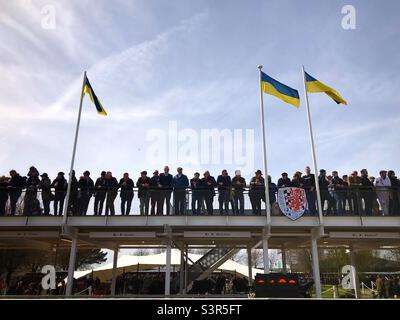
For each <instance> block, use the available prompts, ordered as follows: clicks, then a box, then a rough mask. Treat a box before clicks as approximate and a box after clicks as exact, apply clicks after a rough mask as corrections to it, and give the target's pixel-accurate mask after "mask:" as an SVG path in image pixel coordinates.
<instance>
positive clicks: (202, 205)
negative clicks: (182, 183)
mask: <svg viewBox="0 0 400 320" xmlns="http://www.w3.org/2000/svg"><path fill="white" fill-rule="evenodd" d="M399 193H400V192H399V190H395V189H390V188H382V189H375V190H362V189H358V188H357V189H348V190H345V191H332V190H329V189H323V190H321V200H322V207H323V214H324V215H327V216H399V215H400V209H399V199H400V194H399ZM65 194H66V192H55V191H54V190H51V193H49V192H41V190H33V191H26V190H25V189H24V190H15V189H14V190H11V191H10V190H9V189H7V190H0V216H14V215H15V216H21V215H23V216H56V215H61V212H63V211H64V204H65V201H66V199H65ZM132 195H133V197H132ZM306 195H307V197H308V201H309V202H308V203H307V204H306V209H305V212H304V215H305V216H318V209H317V201H316V199H317V197H316V194H315V192H312V193H310V192H307V191H306ZM160 199H164V201H161V200H160ZM168 199H169V201H166V200H168ZM276 199H277V192H270V201H271V215H272V216H281V215H283V213H282V211H281V210H280V208H279V205H278V203H277V202H276ZM129 202H131V208H130V210H129V215H167V212H168V211H169V215H185V216H191V215H246V216H260V215H266V209H265V202H264V191H263V190H257V191H256V192H254V191H253V192H252V191H251V192H250V193H249V188H244V189H243V191H242V192H237V193H236V194H235V193H234V192H232V191H230V190H228V191H226V190H222V191H221V190H218V189H214V190H212V189H211V190H198V191H192V190H191V189H180V190H172V189H171V190H150V191H147V192H145V193H144V195H141V197H140V198H138V189H137V188H134V189H133V192H132V193H130V192H128V193H127V192H124V191H122V192H121V191H120V190H119V191H101V192H99V191H96V192H95V191H93V192H92V191H90V192H85V193H84V192H81V191H78V192H76V193H72V196H71V198H70V206H69V210H68V214H69V215H74V216H95V215H105V214H107V215H127V212H128V208H127V207H128V206H129ZM161 203H162V205H161ZM166 203H168V206H169V210H167V205H166ZM221 203H222V208H221V207H220V205H221ZM241 203H242V204H241ZM257 203H258V204H261V206H259V207H258V208H256V207H255V206H257ZM313 204H315V210H312V209H311V206H312V205H313ZM157 205H159V207H160V208H159V209H158V210H157ZM207 205H208V209H207ZM161 207H162V210H161ZM2 208H4V209H2ZM112 208H114V210H113V209H112ZM2 210H4V212H2ZM3 213H4V214H3Z"/></svg>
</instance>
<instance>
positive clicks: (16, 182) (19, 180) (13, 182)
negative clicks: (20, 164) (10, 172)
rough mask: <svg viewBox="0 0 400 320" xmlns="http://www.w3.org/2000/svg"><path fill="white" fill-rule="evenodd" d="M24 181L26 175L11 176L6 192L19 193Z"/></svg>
mask: <svg viewBox="0 0 400 320" xmlns="http://www.w3.org/2000/svg"><path fill="white" fill-rule="evenodd" d="M25 183H26V177H21V176H20V175H19V174H17V175H16V176H14V177H12V178H11V179H10V181H9V182H8V186H9V189H8V190H9V191H8V193H9V194H10V195H11V194H13V195H14V194H15V195H21V193H22V189H23V188H24V187H25Z"/></svg>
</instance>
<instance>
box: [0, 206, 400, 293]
mask: <svg viewBox="0 0 400 320" xmlns="http://www.w3.org/2000/svg"><path fill="white" fill-rule="evenodd" d="M134 211H135V212H133V214H132V213H131V215H129V216H121V215H115V216H104V215H103V216H93V215H88V216H68V217H62V216H23V215H15V216H3V217H0V249H40V250H53V249H54V248H57V249H64V250H69V251H70V261H69V269H68V282H67V290H66V296H70V295H71V294H72V279H73V275H74V272H75V270H74V266H75V258H76V253H77V251H78V250H81V249H88V248H107V249H110V250H113V251H114V259H113V261H114V269H115V268H116V265H117V260H118V251H119V250H120V249H128V248H163V249H165V250H166V255H165V266H166V267H165V279H166V281H165V295H166V296H170V292H171V290H170V279H171V278H170V276H171V250H172V249H174V248H175V249H178V250H180V257H181V265H180V270H185V272H181V273H180V279H179V288H180V293H182V294H185V293H186V289H187V288H188V287H189V286H190V284H191V283H192V282H193V281H194V280H199V279H200V280H201V279H204V278H206V277H207V276H208V275H210V274H211V273H212V272H213V271H214V270H216V269H217V268H218V267H219V266H221V265H222V264H223V263H224V262H226V261H227V260H229V259H230V258H231V257H232V256H233V255H234V254H236V253H237V252H238V250H240V249H246V250H247V252H248V257H249V266H251V265H252V263H251V250H254V249H262V250H263V261H264V272H265V273H268V272H270V269H269V265H268V261H269V259H268V251H269V249H279V250H281V251H282V252H283V253H284V252H285V250H288V249H294V248H310V249H311V253H312V266H313V276H314V280H315V288H316V293H317V297H321V284H320V273H319V261H318V250H319V249H323V248H333V247H345V248H347V249H348V250H350V255H349V256H350V264H352V265H353V266H354V267H355V268H357V266H356V265H355V262H354V252H355V251H357V250H361V249H363V250H365V249H371V250H372V249H377V250H379V249H388V248H399V247H400V216H399V215H398V216H393V215H391V216H382V215H379V216H365V215H364V214H363V213H362V212H360V213H352V214H351V213H349V212H347V213H346V214H344V215H342V216H332V215H329V216H325V215H322V216H310V215H303V216H302V217H300V218H299V219H297V220H295V221H292V220H290V219H288V218H287V217H286V216H284V215H283V214H277V215H276V214H273V215H267V214H266V212H265V209H264V210H263V212H262V214H261V215H252V213H251V210H248V209H246V211H245V214H244V215H219V211H217V210H214V215H211V216H210V215H196V216H194V215H192V214H191V211H190V210H188V211H187V214H186V215H182V216H176V215H169V216H167V215H163V216H157V215H153V216H152V215H139V213H138V212H137V210H136V209H135V210H134ZM63 218H64V219H63ZM65 218H66V219H65ZM191 248H206V249H208V252H207V253H206V254H205V255H204V256H203V257H201V258H200V259H198V260H197V261H195V262H194V263H187V262H188V261H187V259H188V258H189V255H188V250H189V249H191ZM282 257H283V261H282V262H283V266H284V268H285V266H286V262H285V259H284V258H285V254H283V255H282ZM252 272H253V271H252V268H251V267H249V271H248V274H249V281H250V282H251V281H252V278H253V275H252ZM115 279H116V272H115V270H114V272H113V279H112V285H111V294H114V293H115V281H116V280H115Z"/></svg>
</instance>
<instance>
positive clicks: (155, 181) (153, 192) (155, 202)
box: [150, 170, 162, 216]
mask: <svg viewBox="0 0 400 320" xmlns="http://www.w3.org/2000/svg"><path fill="white" fill-rule="evenodd" d="M160 193H161V184H160V175H159V174H158V170H155V171H154V172H153V176H152V177H151V178H150V206H151V209H150V214H151V215H152V216H154V215H156V214H157V215H162V213H161V207H162V203H161V199H160V198H161V197H160V195H161V194H160ZM156 208H157V210H156Z"/></svg>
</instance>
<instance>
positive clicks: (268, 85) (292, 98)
mask: <svg viewBox="0 0 400 320" xmlns="http://www.w3.org/2000/svg"><path fill="white" fill-rule="evenodd" d="M261 89H262V91H263V92H265V93H268V94H271V95H273V96H275V97H278V98H279V99H281V100H283V101H285V102H287V103H290V104H292V105H294V106H295V107H297V108H298V107H299V105H300V98H299V92H298V91H297V90H295V89H293V88H291V87H288V86H287V85H285V84H283V83H280V82H279V81H277V80H275V79H273V78H271V77H270V76H268V75H267V74H265V73H264V72H261Z"/></svg>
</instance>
